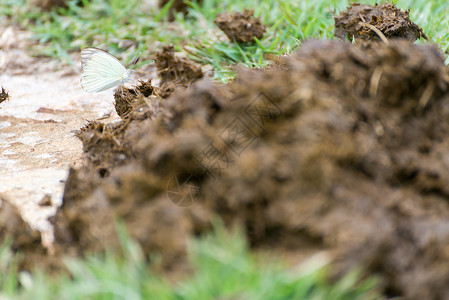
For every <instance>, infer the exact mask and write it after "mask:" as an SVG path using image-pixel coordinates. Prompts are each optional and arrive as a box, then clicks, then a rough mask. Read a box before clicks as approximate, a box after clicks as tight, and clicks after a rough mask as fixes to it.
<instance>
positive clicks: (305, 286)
mask: <svg viewBox="0 0 449 300" xmlns="http://www.w3.org/2000/svg"><path fill="white" fill-rule="evenodd" d="M117 228H118V234H119V237H120V240H121V245H122V249H121V251H108V252H107V253H105V254H104V255H98V254H97V255H90V256H88V257H87V258H85V259H83V260H81V259H78V260H76V259H67V260H66V265H67V268H68V270H69V272H68V274H66V275H59V276H57V277H56V276H53V277H52V276H49V275H46V274H44V273H42V272H40V271H39V270H36V271H34V272H32V273H29V272H26V271H22V272H18V271H17V256H15V255H14V254H13V253H11V251H10V250H9V244H8V243H5V244H3V246H2V247H1V248H0V269H1V271H2V272H1V273H0V299H39V300H46V299H54V300H61V299H67V300H74V299H77V300H81V299H83V300H84V299H90V300H106V299H111V300H112V299H126V300H138V299H157V300H206V299H236V300H237V299H242V300H261V299H272V300H277V299H279V300H283V299H285V300H287V299H298V300H299V299H316V300H318V299H323V300H325V299H333V300H354V299H382V298H381V296H380V293H379V288H378V282H377V280H376V279H375V278H368V279H364V280H361V279H360V274H361V273H360V271H359V270H355V271H353V272H350V273H348V274H347V275H346V276H345V277H343V278H342V279H340V280H338V281H333V282H332V283H331V282H330V281H329V279H328V277H329V271H330V269H329V265H328V263H329V259H328V258H327V257H326V255H324V254H317V255H315V256H313V257H311V258H310V259H308V260H307V261H305V262H304V263H302V264H301V265H299V266H295V268H291V267H290V268H289V269H287V267H286V266H285V265H284V264H283V263H282V262H281V261H276V260H273V258H269V257H263V256H258V257H256V256H255V255H253V254H250V253H249V251H248V245H247V243H246V241H245V237H244V234H243V233H242V232H240V231H238V230H237V231H232V232H230V231H227V230H225V229H224V227H223V226H222V225H216V226H215V230H214V232H213V233H211V234H210V235H208V236H205V237H203V238H201V239H196V240H192V241H191V243H190V245H189V248H188V253H189V259H190V262H191V264H192V267H193V270H194V273H193V275H192V276H189V277H188V278H187V279H185V280H183V281H181V282H178V283H176V284H171V283H169V282H168V281H167V280H166V279H164V278H163V277H161V276H159V275H156V274H155V273H153V272H152V271H151V264H149V263H148V262H147V260H146V259H145V257H143V255H142V252H141V251H140V248H139V246H138V245H137V244H136V243H134V242H133V241H132V240H131V239H130V238H129V236H128V235H127V234H126V231H125V230H124V226H123V225H119V226H117Z"/></svg>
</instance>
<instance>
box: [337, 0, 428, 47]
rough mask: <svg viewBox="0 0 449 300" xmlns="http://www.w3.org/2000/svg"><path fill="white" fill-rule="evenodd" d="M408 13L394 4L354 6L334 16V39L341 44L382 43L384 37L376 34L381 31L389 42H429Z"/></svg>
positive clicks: (356, 4) (357, 4) (355, 4)
mask: <svg viewBox="0 0 449 300" xmlns="http://www.w3.org/2000/svg"><path fill="white" fill-rule="evenodd" d="M409 13H410V11H409V10H406V11H402V10H400V9H398V8H397V7H396V6H395V5H394V4H392V3H382V4H380V5H379V4H377V3H376V4H375V5H374V6H373V5H365V4H360V3H357V2H355V3H352V4H351V5H350V6H349V7H348V8H347V9H346V10H344V11H342V12H340V14H339V15H334V20H335V34H334V35H335V36H336V37H338V38H340V39H342V40H346V39H348V40H352V39H355V40H359V39H360V40H368V41H380V40H381V39H382V36H381V35H380V34H379V33H378V32H376V31H377V30H379V31H380V33H381V34H382V35H384V36H385V37H386V38H387V39H397V38H400V39H406V40H408V41H412V42H413V41H416V40H417V39H419V38H424V39H425V40H428V37H427V36H426V34H425V33H424V32H423V30H422V29H421V28H420V27H419V26H418V25H416V24H415V23H413V22H412V21H411V20H410V17H409ZM376 29H377V30H376Z"/></svg>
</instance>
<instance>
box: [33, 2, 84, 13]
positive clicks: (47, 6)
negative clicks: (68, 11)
mask: <svg viewBox="0 0 449 300" xmlns="http://www.w3.org/2000/svg"><path fill="white" fill-rule="evenodd" d="M67 2H68V1H67V0H33V2H32V4H33V5H34V6H36V7H39V8H40V9H41V10H43V11H51V10H56V8H61V7H62V8H67ZM79 2H81V1H79Z"/></svg>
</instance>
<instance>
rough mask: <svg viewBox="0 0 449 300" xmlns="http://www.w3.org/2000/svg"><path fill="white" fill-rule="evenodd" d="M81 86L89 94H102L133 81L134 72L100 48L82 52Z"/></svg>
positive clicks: (87, 49)
mask: <svg viewBox="0 0 449 300" xmlns="http://www.w3.org/2000/svg"><path fill="white" fill-rule="evenodd" d="M81 69H82V75H81V86H82V88H83V89H84V90H85V91H86V92H89V93H96V92H102V91H105V90H107V89H110V88H113V87H116V86H118V85H120V84H124V83H126V82H129V81H130V80H131V75H132V74H133V72H134V70H132V69H126V68H125V66H123V65H122V63H121V62H120V61H119V60H118V59H117V58H115V57H114V56H113V55H111V54H109V53H108V52H106V51H103V50H101V49H98V48H93V47H88V48H84V49H83V50H82V51H81Z"/></svg>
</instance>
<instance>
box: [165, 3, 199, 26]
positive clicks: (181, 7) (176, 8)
mask: <svg viewBox="0 0 449 300" xmlns="http://www.w3.org/2000/svg"><path fill="white" fill-rule="evenodd" d="M169 2H170V0H159V2H158V6H159V8H162V7H164V6H165V5H166V4H167V3H169ZM196 2H197V3H198V4H199V3H201V2H202V0H196ZM188 7H189V6H188V5H187V4H186V3H185V1H184V0H175V1H173V4H172V5H171V7H170V10H169V12H168V20H169V21H170V22H173V21H174V20H175V14H176V13H178V12H180V13H182V14H183V15H184V16H186V15H187V13H188V10H187V8H188Z"/></svg>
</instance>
